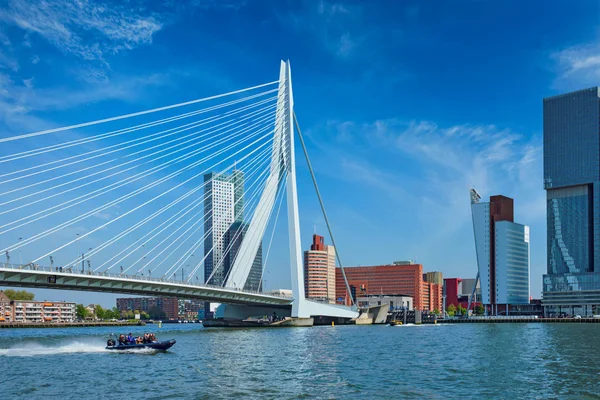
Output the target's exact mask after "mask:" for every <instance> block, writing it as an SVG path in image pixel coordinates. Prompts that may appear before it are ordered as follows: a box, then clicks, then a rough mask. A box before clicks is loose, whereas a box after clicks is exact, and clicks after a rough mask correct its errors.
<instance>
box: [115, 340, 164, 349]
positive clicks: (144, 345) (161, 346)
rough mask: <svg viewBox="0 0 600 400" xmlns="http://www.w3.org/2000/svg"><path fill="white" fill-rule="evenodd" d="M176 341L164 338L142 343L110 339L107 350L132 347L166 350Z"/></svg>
mask: <svg viewBox="0 0 600 400" xmlns="http://www.w3.org/2000/svg"><path fill="white" fill-rule="evenodd" d="M175 343H176V341H175V339H171V340H163V341H156V342H150V343H140V344H119V343H116V342H115V341H114V340H111V339H109V340H108V342H107V343H106V344H107V346H106V350H132V349H146V348H149V349H154V350H162V351H165V350H167V349H169V348H171V347H172V346H173V345H174V344H175Z"/></svg>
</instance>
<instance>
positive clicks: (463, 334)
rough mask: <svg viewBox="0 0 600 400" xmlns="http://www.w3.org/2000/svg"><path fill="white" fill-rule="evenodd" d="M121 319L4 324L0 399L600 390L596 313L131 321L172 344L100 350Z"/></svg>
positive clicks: (578, 395) (515, 394) (576, 393)
mask: <svg viewBox="0 0 600 400" xmlns="http://www.w3.org/2000/svg"><path fill="white" fill-rule="evenodd" d="M114 329H115V328H106V327H101V328H64V329H62V328H61V329H2V330H0V366H1V368H0V398H1V399H13V398H14V399H17V398H22V399H48V398H56V399H87V398H94V399H165V398H173V399H218V398H223V399H225V398H232V397H240V398H269V399H281V398H285V399H296V398H302V399H306V398H319V399H320V398H353V399H358V398H361V399H375V398H388V399H392V398H415V399H421V398H431V399H438V398H440V399H441V398H453V399H459V398H486V399H488V398H508V399H521V398H540V399H548V398H557V399H558V398H560V399H565V398H572V399H582V398H583V399H600V324H457V325H423V326H400V327H389V326H335V327H331V326H324V327H313V328H277V329H265V328H262V329H261V328H256V329H238V330H236V329H215V328H211V329H205V328H202V327H201V325H199V324H178V325H167V324H165V325H163V327H162V328H160V329H158V328H157V326H156V325H148V326H146V327H132V328H128V331H127V332H124V333H128V332H129V331H131V332H132V333H133V334H134V335H136V334H142V333H143V332H145V331H150V330H154V332H155V333H156V334H157V336H158V337H159V339H176V340H177V344H176V345H175V346H174V347H173V348H171V349H170V350H169V351H168V352H166V353H160V352H159V353H155V352H153V351H133V352H130V353H126V354H120V353H116V352H111V351H107V350H104V345H105V340H106V334H107V333H109V332H111V331H114Z"/></svg>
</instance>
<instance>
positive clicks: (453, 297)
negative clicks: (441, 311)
mask: <svg viewBox="0 0 600 400" xmlns="http://www.w3.org/2000/svg"><path fill="white" fill-rule="evenodd" d="M461 282H462V279H460V278H445V279H444V285H445V286H446V308H448V307H449V306H450V304H454V307H458V304H459V302H458V297H459V289H458V287H459V284H460V283H461Z"/></svg>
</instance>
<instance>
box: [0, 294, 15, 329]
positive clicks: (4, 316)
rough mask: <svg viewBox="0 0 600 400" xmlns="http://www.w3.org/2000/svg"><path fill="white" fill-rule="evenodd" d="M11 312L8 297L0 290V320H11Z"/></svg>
mask: <svg viewBox="0 0 600 400" xmlns="http://www.w3.org/2000/svg"><path fill="white" fill-rule="evenodd" d="M12 320H13V312H12V306H11V305H10V299H9V298H8V296H7V295H6V294H5V293H4V292H0V322H12Z"/></svg>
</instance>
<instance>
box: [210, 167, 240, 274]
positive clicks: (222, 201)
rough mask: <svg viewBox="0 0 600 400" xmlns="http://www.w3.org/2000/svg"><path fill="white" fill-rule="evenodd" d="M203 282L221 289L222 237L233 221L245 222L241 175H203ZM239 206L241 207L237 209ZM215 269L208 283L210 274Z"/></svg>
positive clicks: (234, 173)
mask: <svg viewBox="0 0 600 400" xmlns="http://www.w3.org/2000/svg"><path fill="white" fill-rule="evenodd" d="M204 182H205V186H204V232H205V234H206V235H207V236H206V238H205V240H204V256H205V260H204V281H205V282H206V283H207V284H211V285H223V282H224V281H225V277H226V272H227V271H225V268H224V260H223V257H224V251H225V248H226V247H225V241H224V239H225V233H226V232H227V230H228V229H229V227H230V226H231V224H233V222H235V221H242V220H243V218H244V214H243V211H244V207H243V201H244V200H243V196H244V173H243V172H242V171H239V170H234V171H233V172H232V173H231V174H229V175H228V174H221V173H219V174H217V173H212V172H211V173H209V174H205V175H204ZM240 204H241V207H240ZM214 269H216V272H215V273H214V275H213V277H212V278H211V279H210V281H209V278H210V276H211V274H212V273H213V270H214Z"/></svg>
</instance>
